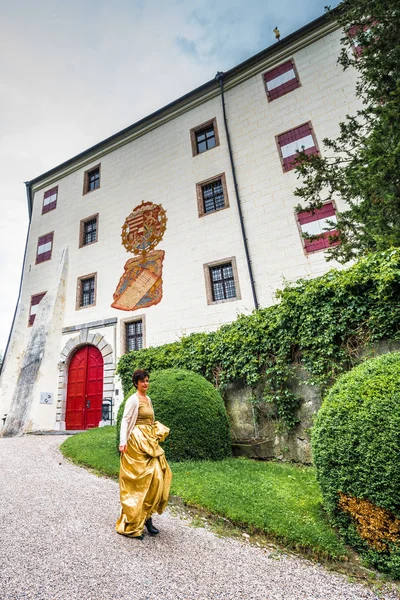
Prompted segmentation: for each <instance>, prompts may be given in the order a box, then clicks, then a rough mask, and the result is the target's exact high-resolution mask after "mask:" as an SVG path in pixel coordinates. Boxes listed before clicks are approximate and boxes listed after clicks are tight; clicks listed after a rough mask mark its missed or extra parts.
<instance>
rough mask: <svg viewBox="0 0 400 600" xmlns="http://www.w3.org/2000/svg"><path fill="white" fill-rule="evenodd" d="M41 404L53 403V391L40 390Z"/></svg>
mask: <svg viewBox="0 0 400 600" xmlns="http://www.w3.org/2000/svg"><path fill="white" fill-rule="evenodd" d="M40 404H53V394H52V393H51V392H40Z"/></svg>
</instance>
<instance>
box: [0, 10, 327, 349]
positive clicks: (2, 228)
mask: <svg viewBox="0 0 400 600" xmlns="http://www.w3.org/2000/svg"><path fill="white" fill-rule="evenodd" d="M337 3H338V2H333V3H331V6H332V7H333V6H336V5H337ZM325 4H326V0H300V1H298V0H297V1H296V0H246V1H245V0H112V1H111V0H96V2H95V1H94V0H67V1H66V0H62V1H61V0H36V1H34V0H21V1H19V0H14V1H12V0H0V169H1V176H0V202H1V216H0V290H1V293H0V315H1V319H0V351H1V352H4V350H5V346H6V343H7V338H8V334H9V330H10V327H11V322H12V317H13V313H14V309H15V304H16V301H17V296H18V287H19V279H20V274H21V269H22V259H23V252H24V247H25V237H26V231H27V226H28V215H27V204H26V195H25V186H24V183H23V182H24V181H28V180H30V179H33V178H34V177H36V176H38V175H40V174H41V173H44V172H45V171H47V170H49V169H51V168H52V167H54V166H56V165H58V164H59V163H61V162H62V161H64V160H66V159H68V158H70V157H72V156H74V155H75V154H78V153H79V152H81V151H82V150H85V149H86V148H88V147H89V146H92V145H93V144H95V143H96V142H99V141H101V140H102V139H104V138H106V137H107V136H109V135H111V134H113V133H116V132H117V131H119V130H120V129H123V128H124V127H126V126H128V125H130V124H132V123H134V122H135V121H137V120H138V119H140V118H142V117H144V116H146V115H147V114H149V113H151V112H152V111H154V110H156V109H158V108H160V107H162V106H164V105H165V104H167V103H168V102H171V101H172V100H174V99H176V98H178V97H179V96H182V95H183V94H185V93H186V92H189V91H190V90H192V89H194V88H195V87H197V86H199V85H201V84H202V83H205V82H206V81H209V80H210V79H212V78H213V77H214V76H215V73H216V72H217V71H226V70H227V69H229V68H231V67H233V66H235V65H236V64H238V63H239V62H241V61H243V60H245V59H246V58H248V57H250V56H252V55H253V54H255V53H257V52H259V51H260V50H262V49H264V48H266V47H268V46H270V45H271V44H273V43H274V42H275V38H274V34H273V32H272V30H273V28H274V27H275V26H276V25H278V27H279V29H280V31H281V36H282V38H284V37H285V36H286V35H288V34H289V33H291V32H293V31H295V30H296V29H298V28H300V27H302V26H303V25H306V24H307V23H309V22H310V21H312V20H313V19H315V18H317V17H319V16H320V15H322V14H323V12H324V5H325Z"/></svg>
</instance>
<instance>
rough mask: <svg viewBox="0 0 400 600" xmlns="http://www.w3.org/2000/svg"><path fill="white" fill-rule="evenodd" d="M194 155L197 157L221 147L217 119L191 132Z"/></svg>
mask: <svg viewBox="0 0 400 600" xmlns="http://www.w3.org/2000/svg"><path fill="white" fill-rule="evenodd" d="M190 139H191V143H192V154H193V156H197V155H198V154H203V153H204V152H207V150H211V149H212V148H215V147H216V146H219V136H218V128H217V119H216V118H215V117H214V118H213V119H210V120H209V121H207V122H206V123H202V124H201V125H198V126H197V127H193V129H191V130H190Z"/></svg>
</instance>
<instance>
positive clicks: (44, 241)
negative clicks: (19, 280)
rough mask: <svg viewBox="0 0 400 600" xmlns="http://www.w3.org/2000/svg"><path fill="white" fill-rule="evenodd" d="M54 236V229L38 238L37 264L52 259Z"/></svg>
mask: <svg viewBox="0 0 400 600" xmlns="http://www.w3.org/2000/svg"><path fill="white" fill-rule="evenodd" d="M53 237H54V231H52V232H51V233H46V235H42V236H41V237H40V238H39V239H38V245H37V252H36V264H38V263H42V262H45V261H46V260H50V259H51V253H52V251H53Z"/></svg>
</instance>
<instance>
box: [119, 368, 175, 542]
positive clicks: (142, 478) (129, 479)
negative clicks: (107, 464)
mask: <svg viewBox="0 0 400 600" xmlns="http://www.w3.org/2000/svg"><path fill="white" fill-rule="evenodd" d="M132 380H133V385H134V386H135V388H136V389H137V392H136V393H135V394H132V396H130V397H129V398H128V399H127V401H126V404H125V409H124V414H123V417H122V421H121V430H120V440H119V451H120V452H121V463H120V471H119V489H120V499H121V505H122V507H121V514H120V517H119V519H118V521H117V525H116V530H117V532H118V533H120V534H122V535H127V536H129V537H133V538H136V539H139V540H142V539H143V529H144V527H146V529H147V531H148V533H149V534H150V535H157V534H158V533H159V531H158V529H156V528H155V527H154V525H153V523H152V519H151V517H152V515H153V514H154V513H156V512H158V513H159V514H161V513H162V512H163V511H164V509H165V507H166V506H167V504H168V497H169V488H170V485H171V479H172V473H171V469H170V468H169V466H168V463H167V460H166V458H165V454H164V450H163V449H162V448H161V447H160V445H159V442H162V441H164V439H165V438H166V437H167V435H168V433H169V429H168V427H165V426H164V425H162V424H161V423H159V422H157V421H154V411H153V406H152V404H151V400H150V398H149V397H148V396H147V395H146V391H147V388H148V387H149V374H148V373H147V371H142V370H137V371H135V372H134V373H133V376H132Z"/></svg>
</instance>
